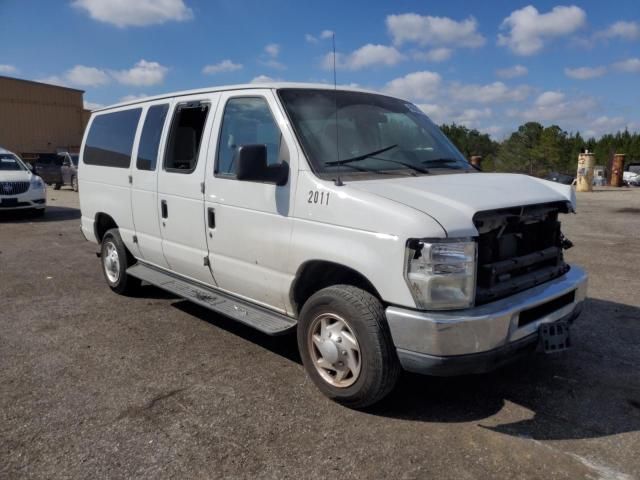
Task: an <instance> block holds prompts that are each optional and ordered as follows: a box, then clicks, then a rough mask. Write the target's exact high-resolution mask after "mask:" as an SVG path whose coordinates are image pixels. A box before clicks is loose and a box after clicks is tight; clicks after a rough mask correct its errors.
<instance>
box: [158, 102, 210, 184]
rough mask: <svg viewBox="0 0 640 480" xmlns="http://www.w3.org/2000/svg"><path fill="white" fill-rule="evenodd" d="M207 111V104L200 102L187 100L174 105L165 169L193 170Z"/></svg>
mask: <svg viewBox="0 0 640 480" xmlns="http://www.w3.org/2000/svg"><path fill="white" fill-rule="evenodd" d="M208 113H209V104H207V103H202V102H189V103H185V104H181V105H178V106H177V107H176V110H175V113H174V114H173V121H172V122H171V133H170V135H169V140H168V141H167V151H166V154H165V160H164V168H165V170H167V171H170V172H175V173H191V172H193V171H194V170H195V168H196V165H197V164H198V154H199V152H200V142H201V141H202V133H203V132H204V125H205V123H206V122H207V114H208Z"/></svg>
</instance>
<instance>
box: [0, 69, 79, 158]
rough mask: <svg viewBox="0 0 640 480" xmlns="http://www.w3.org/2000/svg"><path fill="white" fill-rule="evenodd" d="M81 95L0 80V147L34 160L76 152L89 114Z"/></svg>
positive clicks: (10, 80) (76, 92) (7, 78)
mask: <svg viewBox="0 0 640 480" xmlns="http://www.w3.org/2000/svg"><path fill="white" fill-rule="evenodd" d="M83 94H84V91H82V90H76V89H73V88H67V87H59V86H57V85H49V84H46V83H39V82H32V81H29V80H21V79H18V78H11V77H3V76H0V146H1V147H4V148H6V149H8V150H11V151H13V152H16V153H18V154H19V155H20V156H22V158H24V159H25V160H35V159H36V158H37V157H38V154H40V153H56V152H59V151H63V150H65V151H70V152H77V151H78V150H79V149H80V143H81V142H82V134H83V132H84V127H85V125H86V124H87V120H88V118H89V112H88V111H85V109H84V100H83Z"/></svg>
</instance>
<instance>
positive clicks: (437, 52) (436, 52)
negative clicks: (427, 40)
mask: <svg viewBox="0 0 640 480" xmlns="http://www.w3.org/2000/svg"><path fill="white" fill-rule="evenodd" d="M452 54H453V50H452V49H450V48H446V47H439V48H432V49H431V50H427V51H426V52H415V53H414V54H413V58H414V60H425V61H427V62H444V61H445V60H448V59H449V58H451V55H452Z"/></svg>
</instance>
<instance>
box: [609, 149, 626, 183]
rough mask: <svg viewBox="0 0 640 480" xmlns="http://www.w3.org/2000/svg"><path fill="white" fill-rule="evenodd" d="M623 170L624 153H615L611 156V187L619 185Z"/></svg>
mask: <svg viewBox="0 0 640 480" xmlns="http://www.w3.org/2000/svg"><path fill="white" fill-rule="evenodd" d="M623 172H624V153H616V154H615V155H614V156H613V165H612V166H611V183H610V185H611V186H612V187H621V186H622V185H623V183H622V176H623Z"/></svg>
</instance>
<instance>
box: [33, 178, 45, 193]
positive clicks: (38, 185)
mask: <svg viewBox="0 0 640 480" xmlns="http://www.w3.org/2000/svg"><path fill="white" fill-rule="evenodd" d="M31 188H32V189H34V190H44V182H43V181H42V178H40V177H36V176H35V175H34V176H33V177H31Z"/></svg>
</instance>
